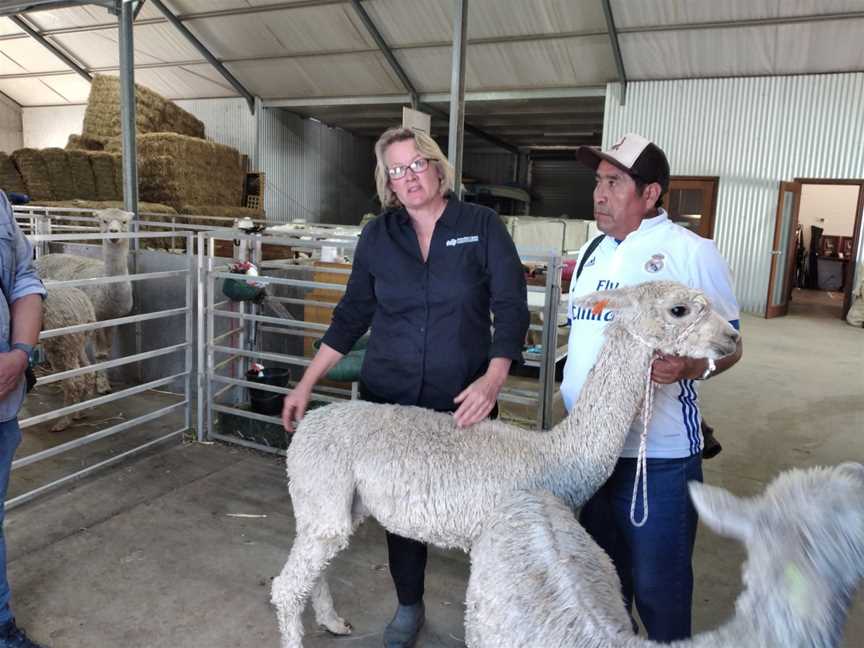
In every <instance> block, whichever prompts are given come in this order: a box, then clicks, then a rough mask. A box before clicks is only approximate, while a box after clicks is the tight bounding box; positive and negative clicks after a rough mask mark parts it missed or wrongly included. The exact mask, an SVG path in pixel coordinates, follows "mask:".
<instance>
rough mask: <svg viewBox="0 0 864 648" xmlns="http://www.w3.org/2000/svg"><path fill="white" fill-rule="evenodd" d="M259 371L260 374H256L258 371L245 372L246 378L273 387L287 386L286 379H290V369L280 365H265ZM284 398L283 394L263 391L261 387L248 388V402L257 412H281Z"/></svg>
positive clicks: (268, 414)
mask: <svg viewBox="0 0 864 648" xmlns="http://www.w3.org/2000/svg"><path fill="white" fill-rule="evenodd" d="M260 373H261V374H262V375H258V374H259V372H257V371H249V372H247V373H246V380H249V381H251V382H257V383H262V384H264V385H272V386H274V387H287V386H288V381H289V380H290V379H291V371H290V370H289V369H282V368H281V367H265V368H264V369H263V370H262V371H261V372H260ZM284 398H285V395H284V394H277V393H276V392H271V391H264V390H263V389H250V390H249V403H250V405H251V406H252V411H253V412H255V413H257V414H264V415H266V416H279V415H280V414H281V413H282V401H283V400H284Z"/></svg>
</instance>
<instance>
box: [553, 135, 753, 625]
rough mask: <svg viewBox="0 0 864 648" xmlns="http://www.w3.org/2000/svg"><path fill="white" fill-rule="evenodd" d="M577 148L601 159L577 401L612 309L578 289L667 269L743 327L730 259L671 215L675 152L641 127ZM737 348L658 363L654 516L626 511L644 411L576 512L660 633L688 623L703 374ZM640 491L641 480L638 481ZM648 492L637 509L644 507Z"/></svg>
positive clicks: (576, 312) (572, 386)
mask: <svg viewBox="0 0 864 648" xmlns="http://www.w3.org/2000/svg"><path fill="white" fill-rule="evenodd" d="M577 158H578V159H579V160H580V161H581V162H582V163H583V164H585V165H586V166H589V167H591V168H593V169H595V170H596V186H595V188H594V218H595V219H596V221H597V227H598V228H599V229H600V231H601V232H602V233H603V235H604V236H603V237H602V239H599V238H598V241H599V242H598V243H597V244H595V245H592V243H593V241H592V242H588V243H586V244H585V245H584V246H583V248H582V249H581V250H580V253H579V255H580V259H581V257H582V256H583V255H584V254H586V252H587V254H588V255H589V256H588V257H587V258H586V259H585V262H584V265H583V266H582V272H581V274H579V276H578V277H577V279H576V280H575V281H573V282H572V283H571V286H570V305H569V307H568V317H569V319H570V325H571V329H570V339H569V348H568V356H567V364H566V366H565V367H564V380H563V382H562V384H561V394H562V396H563V398H564V404H565V406H566V407H567V409H568V410H570V409H571V408H572V407H573V405H574V403H575V402H576V399H577V398H578V396H579V392H580V391H581V389H582V385H583V384H584V382H585V379H586V377H587V375H588V371H589V370H590V368H591V367H592V366H593V365H594V363H595V361H596V359H597V354H598V352H599V350H600V347H601V345H602V343H603V329H604V328H605V326H606V324H607V323H608V322H609V321H610V320H611V319H612V318H614V311H609V310H606V311H603V312H601V313H594V312H593V311H592V310H590V309H589V310H585V309H582V308H579V307H576V306H574V304H573V302H574V299H575V298H577V297H580V296H582V295H584V294H587V293H590V292H593V291H595V290H609V289H613V288H618V287H621V286H628V285H633V284H638V283H642V282H645V281H659V280H672V281H678V282H680V283H683V284H686V285H688V286H690V287H692V288H698V289H701V290H703V291H704V292H705V293H706V295H707V296H708V298H709V299H710V300H711V304H712V306H713V308H714V309H715V310H716V311H718V312H719V313H721V314H722V315H723V316H724V317H726V319H727V320H729V321H730V322H731V323H732V324H733V326H735V327H736V328H738V317H739V315H738V304H737V302H736V300H735V295H734V293H733V289H732V278H731V273H730V271H729V267H728V265H727V264H726V261H725V260H724V259H723V258H722V257H721V256H720V253H719V252H718V251H717V247H716V246H715V245H714V242H713V241H711V240H709V239H704V238H702V237H700V236H698V235H696V234H694V233H693V232H691V231H689V230H687V229H685V228H683V227H681V226H679V225H676V224H675V223H673V222H672V221H671V220H670V219H669V216H668V214H667V213H666V211H665V210H663V209H662V207H661V205H662V199H663V196H664V194H665V193H666V191H667V190H668V188H669V163H668V162H667V160H666V156H665V154H664V153H663V151H662V150H660V148H659V147H658V146H657V145H655V144H653V143H652V142H650V141H649V140H648V139H646V138H645V137H642V136H641V135H634V134H629V135H625V136H624V137H622V138H621V139H620V140H618V142H616V143H615V144H614V145H613V146H612V147H611V148H610V149H609V150H608V151H602V152H601V151H598V150H596V149H594V148H591V147H586V146H583V147H580V149H579V150H578V151H577ZM740 344H741V343H740V342H739V346H738V349H737V351H736V352H735V353H734V354H732V355H731V356H728V357H726V358H723V359H721V360H718V361H717V362H716V365H709V363H708V361H707V360H705V359H696V358H686V357H678V356H675V357H663V358H658V359H657V360H655V362H654V364H653V366H652V379H653V380H654V382H655V383H657V389H656V391H655V400H654V413H653V416H652V418H651V422H650V424H649V428H648V440H647V466H648V467H647V480H648V502H649V506H648V510H649V513H650V515H649V516H648V518H647V520H646V522H645V524H644V526H641V527H637V526H635V525H634V524H633V523H632V522H631V511H630V504H631V499H632V498H633V496H634V495H633V493H634V488H633V486H634V480H635V476H636V457H637V454H638V451H639V437H640V433H641V421H640V420H638V419H637V420H636V421H634V423H633V425H632V427H631V429H630V433H629V435H628V437H627V440H626V442H625V445H624V449H623V451H622V453H621V458H620V459H619V461H618V463H617V465H616V467H615V470H614V472H613V474H612V476H611V477H610V478H609V480H608V481H607V482H606V483H605V484H604V485H603V486H602V487H601V488H600V490H599V491H598V492H597V493H596V494H595V495H594V496H593V497H592V498H591V499H590V500H589V501H588V502H587V503H586V504H585V506H584V507H583V509H582V511H581V513H580V516H579V520H580V522H581V523H582V525H583V526H584V527H585V529H586V530H587V531H588V532H589V533H590V534H591V536H592V537H593V538H594V539H595V540H596V541H597V543H598V544H599V545H600V546H601V547H603V549H605V550H606V552H607V553H608V554H609V556H610V557H611V558H612V561H613V562H614V563H615V568H616V570H617V571H618V576H619V577H620V579H621V585H622V590H623V596H624V600H625V603H626V604H627V607H628V609H631V607H632V604H633V603H634V602H635V604H636V608H637V610H638V611H639V617H640V618H641V619H642V622H643V624H644V626H645V628H646V630H647V632H648V636H649V638H651V639H653V640H655V641H662V642H668V641H674V640H676V639H684V638H687V637H689V636H690V634H691V619H690V617H691V604H692V598H693V568H692V555H693V543H694V540H695V536H696V522H697V516H696V510H695V509H694V508H693V505H692V504H691V502H690V498H689V495H688V491H687V482H688V481H691V480H698V481H702V457H701V451H702V444H703V439H702V434H701V432H700V420H701V416H700V413H699V406H698V401H697V392H696V381H699V380H705V379H707V378H708V377H709V376H711V375H715V374H717V373H720V372H722V371H725V370H726V369H728V368H729V367H731V366H732V365H733V364H735V363H736V362H738V360H739V359H740V357H741V346H740ZM641 492H642V488H641V484H640V487H639V493H641ZM643 505H644V503H643V502H642V498H641V496H640V497H638V499H637V501H636V505H635V510H634V516H633V519H634V520H636V521H637V522H638V521H640V520H641V519H642V517H643Z"/></svg>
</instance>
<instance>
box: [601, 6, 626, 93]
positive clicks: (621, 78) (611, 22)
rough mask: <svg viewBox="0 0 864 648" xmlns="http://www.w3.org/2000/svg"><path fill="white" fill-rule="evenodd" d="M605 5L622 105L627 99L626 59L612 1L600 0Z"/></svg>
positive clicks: (604, 9)
mask: <svg viewBox="0 0 864 648" xmlns="http://www.w3.org/2000/svg"><path fill="white" fill-rule="evenodd" d="M600 1H601V2H602V3H603V15H604V16H605V17H606V29H607V30H608V31H609V44H610V45H611V46H612V56H614V57H615V68H616V69H617V70H618V83H620V84H621V96H620V97H619V99H620V102H621V105H622V106H623V105H624V102H625V101H626V99H627V72H625V71H624V59H623V58H622V57H621V45H620V44H619V43H618V32H617V31H616V29H615V17H614V16H613V15H612V6H611V4H610V0H600Z"/></svg>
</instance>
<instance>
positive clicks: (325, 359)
mask: <svg viewBox="0 0 864 648" xmlns="http://www.w3.org/2000/svg"><path fill="white" fill-rule="evenodd" d="M343 356H344V354H343V353H339V352H338V351H336V350H335V349H333V348H332V347H329V346H327V345H326V344H321V348H320V349H318V353H316V354H315V357H314V358H313V359H312V363H311V364H310V365H309V366H308V367H306V371H304V372H303V378H301V379H300V382H299V383H297V385H296V386H295V387H294V389H292V390H291V393H290V394H288V395H287V396H286V397H285V400H284V401H283V405H282V425H283V426H284V428H285V431H286V432H293V431H294V421H301V420H303V415H304V414H305V413H306V408H307V407H308V405H309V398H310V396H311V395H312V388H313V387H315V385H316V384H317V383H318V381H319V380H321V378H323V377H324V376H325V375H326V374H327V372H328V371H330V370H331V369H332V368H333V367H334V366H336V363H337V362H339V360H341V359H342V357H343Z"/></svg>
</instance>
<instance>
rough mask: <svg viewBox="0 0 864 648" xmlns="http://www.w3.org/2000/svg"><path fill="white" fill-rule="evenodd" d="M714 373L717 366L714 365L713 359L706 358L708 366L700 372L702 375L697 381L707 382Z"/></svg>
mask: <svg viewBox="0 0 864 648" xmlns="http://www.w3.org/2000/svg"><path fill="white" fill-rule="evenodd" d="M715 371H717V365H716V364H714V358H708V366H707V367H706V368H705V371H703V372H702V375H701V376H699V380H708V378H710V377H711V374H713V373H714V372H715Z"/></svg>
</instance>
